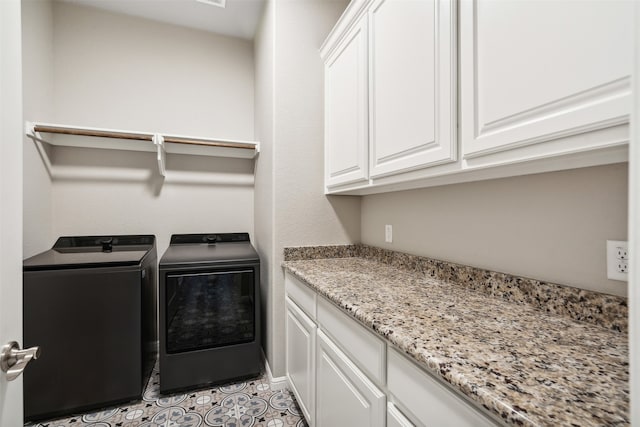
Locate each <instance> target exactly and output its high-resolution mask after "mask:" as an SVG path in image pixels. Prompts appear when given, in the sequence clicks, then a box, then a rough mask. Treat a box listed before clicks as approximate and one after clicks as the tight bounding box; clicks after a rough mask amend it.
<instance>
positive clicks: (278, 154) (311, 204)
mask: <svg viewBox="0 0 640 427" xmlns="http://www.w3.org/2000/svg"><path fill="white" fill-rule="evenodd" d="M345 7H346V2H343V1H328V0H280V1H277V2H274V1H269V2H268V5H267V9H266V14H267V15H265V16H264V17H263V28H262V31H261V35H260V38H259V39H258V42H257V43H256V48H257V49H258V50H259V51H260V50H263V51H264V50H265V49H267V50H268V47H267V41H268V40H269V38H270V37H273V41H271V42H269V43H272V44H273V47H274V52H275V55H274V57H273V61H274V62H273V67H274V69H273V70H271V71H262V72H261V68H260V67H257V71H258V77H257V81H259V82H260V81H262V83H258V85H268V82H269V80H270V79H271V77H270V75H269V72H272V73H273V76H274V77H273V85H274V86H273V87H274V92H273V94H272V96H273V104H272V106H271V107H269V106H264V105H263V106H262V107H259V108H257V110H256V114H257V115H263V118H264V119H265V120H268V118H269V115H270V114H273V116H272V120H273V122H272V126H273V136H272V138H273V139H272V142H271V146H270V147H269V150H270V151H263V153H261V154H260V158H259V159H258V163H257V170H258V171H259V175H256V180H260V182H261V183H260V184H259V185H265V188H264V193H261V191H262V190H259V189H258V187H256V196H257V197H256V223H255V224H256V230H257V234H258V236H262V235H263V233H271V236H269V237H267V239H272V242H273V243H269V244H268V245H267V246H263V245H262V244H261V245H260V246H261V256H262V260H263V261H264V260H265V259H268V260H269V263H268V265H267V266H266V267H267V268H269V270H270V272H269V273H268V280H269V282H267V283H264V282H263V283H262V285H263V287H266V289H267V290H268V294H269V299H270V302H269V305H268V307H267V310H269V311H268V312H267V313H266V317H267V322H268V324H267V327H268V330H269V331H270V332H269V336H268V337H267V341H266V343H265V347H266V349H267V358H268V360H269V364H270V368H271V369H272V371H273V375H274V376H282V375H284V373H285V372H284V319H285V317H284V274H283V270H282V267H281V263H282V260H283V248H284V247H285V246H300V245H327V244H346V243H354V242H357V241H359V239H360V200H359V198H356V197H331V198H327V197H326V196H325V195H324V194H323V162H322V158H323V153H324V151H323V141H324V133H323V123H324V119H323V117H324V114H323V108H324V103H323V102H324V101H323V95H324V94H323V81H324V72H323V64H322V60H321V59H320V55H319V53H318V49H319V48H320V45H321V44H322V42H323V41H324V39H325V37H326V36H327V34H328V33H329V31H330V30H331V28H332V27H333V25H334V24H335V23H336V21H337V20H338V17H339V16H340V14H341V13H342V11H343V10H344V8H345ZM268 14H272V16H270V17H269V16H268ZM265 19H267V20H269V21H270V23H269V24H268V25H266V27H267V28H268V27H271V26H272V27H273V31H272V35H268V34H265V25H264V20H265ZM260 46H263V47H262V49H261V48H260ZM263 53H264V52H263ZM256 57H259V55H257V56H256ZM270 60H271V59H269V60H268V61H270ZM268 61H266V62H265V66H267V65H268ZM263 73H264V74H263ZM267 91H268V89H267ZM257 92H258V93H260V92H261V90H260V89H258V91H257ZM269 108H273V113H271V112H269V111H268V110H269ZM262 131H265V132H268V131H270V129H269V128H268V126H267V127H263V128H262ZM262 131H261V132H262ZM260 139H261V141H263V142H264V140H265V138H264V136H263V135H260ZM265 148H266V147H265ZM265 153H268V155H269V157H267V156H265V157H263V154H265ZM269 163H271V164H269ZM263 167H264V169H267V170H266V171H265V170H262V169H261V168H263ZM269 180H272V181H271V182H270V183H268V184H265V183H264V182H262V181H265V182H268V181H269ZM267 187H270V188H271V189H270V190H269V189H268V188H267ZM263 196H264V197H263ZM258 197H260V205H258ZM269 197H270V200H269ZM264 210H270V211H271V212H272V213H267V215H273V219H272V220H270V221H268V222H267V221H265V223H262V222H260V221H259V220H258V216H260V215H261V214H262V212H263V211H264ZM265 228H266V230H265Z"/></svg>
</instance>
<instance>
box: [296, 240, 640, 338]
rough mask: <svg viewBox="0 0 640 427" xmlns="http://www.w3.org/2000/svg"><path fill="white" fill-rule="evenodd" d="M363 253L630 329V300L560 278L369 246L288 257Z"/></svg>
mask: <svg viewBox="0 0 640 427" xmlns="http://www.w3.org/2000/svg"><path fill="white" fill-rule="evenodd" d="M347 257H361V258H366V259H374V260H377V261H379V262H381V263H384V264H388V265H390V266H393V267H397V268H401V269H407V270H410V271H413V272H417V273H420V274H424V275H426V276H428V277H432V278H434V279H440V280H444V281H446V282H453V283H457V284H459V285H462V286H465V287H468V288H471V289H474V290H477V291H480V292H484V293H486V294H487V295H490V296H494V297H499V298H501V299H503V300H506V301H512V302H517V303H525V304H529V305H531V306H533V307H535V308H538V309H540V310H543V311H545V312H547V313H554V314H559V315H562V316H568V317H570V318H572V319H575V320H580V321H583V322H589V323H593V324H594V325H599V326H603V327H605V328H610V329H613V330H616V331H622V332H627V325H628V322H627V319H628V307H627V299H626V298H622V297H618V296H615V295H607V294H601V293H598V292H592V291H586V290H583V289H577V288H572V287H569V286H562V285H557V284H555V283H548V282H542V281H540V280H535V279H528V278H525V277H518V276H513V275H511V274H506V273H498V272H495V271H490V270H484V269H481V268H474V267H469V266H466V265H460V264H454V263H451V262H446V261H440V260H435V259H431V258H425V257H419V256H415V255H409V254H405V253H401V252H394V251H390V250H386V249H381V248H376V247H372V246H366V245H343V246H339V245H336V246H305V247H292V248H285V250H284V259H285V261H294V260H303V259H321V258H347Z"/></svg>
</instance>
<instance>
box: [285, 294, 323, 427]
mask: <svg viewBox="0 0 640 427" xmlns="http://www.w3.org/2000/svg"><path fill="white" fill-rule="evenodd" d="M286 306H287V317H286V324H285V327H286V356H287V357H286V369H287V378H288V380H289V385H290V386H291V389H292V390H293V392H294V394H295V396H296V399H297V400H298V403H299V405H300V408H301V409H302V412H303V414H304V416H305V418H306V419H307V420H308V421H309V422H310V423H311V425H313V416H314V403H315V351H316V348H315V346H316V325H315V323H313V321H312V320H311V319H309V318H308V317H307V316H306V315H305V314H304V313H303V312H302V310H300V308H299V307H297V306H296V305H295V303H294V302H293V301H291V300H290V299H289V297H287V298H286Z"/></svg>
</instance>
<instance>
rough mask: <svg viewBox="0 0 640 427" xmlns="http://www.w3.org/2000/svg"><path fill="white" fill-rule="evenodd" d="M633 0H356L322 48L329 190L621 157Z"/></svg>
mask: <svg viewBox="0 0 640 427" xmlns="http://www.w3.org/2000/svg"><path fill="white" fill-rule="evenodd" d="M635 2H637V0H635V1H634V0H583V1H581V0H549V1H546V0H351V2H350V3H349V6H347V9H346V10H345V12H344V14H343V15H342V17H341V18H340V20H339V21H338V22H337V24H336V26H335V27H334V29H333V30H332V32H331V33H330V34H329V36H328V37H327V40H326V41H325V43H324V45H323V46H322V48H321V55H322V58H323V59H324V62H325V71H326V74H325V91H326V98H325V150H326V153H325V168H326V171H325V172H326V174H325V190H326V192H327V193H331V194H357V195H366V194H374V193H380V192H385V191H396V190H407V189H412V188H421V187H430V186H435V185H445V184H453V183H460V182H468V181H476V180H483V179H493V178H504V177H509V176H517V175H526V174H533V173H543V172H550V171H556V170H563V169H573V168H579V167H589V166H596V165H606V164H611V163H618V162H624V161H627V160H628V143H629V126H628V122H629V114H630V111H631V83H630V80H631V79H630V75H631V64H632V59H633V49H632V46H633V41H634V40H633V12H634V3H635Z"/></svg>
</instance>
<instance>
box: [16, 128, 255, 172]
mask: <svg viewBox="0 0 640 427" xmlns="http://www.w3.org/2000/svg"><path fill="white" fill-rule="evenodd" d="M25 133H26V135H27V136H28V137H30V138H31V139H33V140H34V141H35V142H36V143H42V142H44V143H47V144H50V145H53V146H65V147H85V148H101V149H111V150H128V151H147V152H155V153H157V159H158V168H159V171H160V174H161V175H162V176H165V160H164V158H165V157H164V156H165V152H166V153H175V154H189V155H195V156H214V157H235V158H244V159H253V158H254V157H255V156H256V155H257V154H258V152H259V151H260V143H258V142H256V141H237V140H224V139H214V138H202V137H192V136H184V135H168V134H160V133H151V132H138V131H126V130H115V129H99V128H90V127H79V126H67V125H58V124H50V123H32V122H26V124H25Z"/></svg>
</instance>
